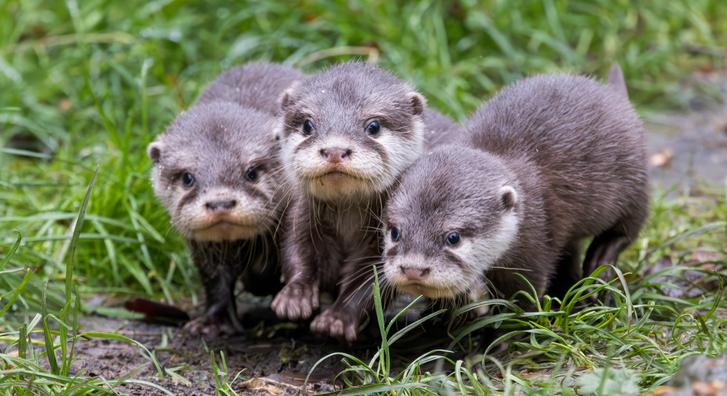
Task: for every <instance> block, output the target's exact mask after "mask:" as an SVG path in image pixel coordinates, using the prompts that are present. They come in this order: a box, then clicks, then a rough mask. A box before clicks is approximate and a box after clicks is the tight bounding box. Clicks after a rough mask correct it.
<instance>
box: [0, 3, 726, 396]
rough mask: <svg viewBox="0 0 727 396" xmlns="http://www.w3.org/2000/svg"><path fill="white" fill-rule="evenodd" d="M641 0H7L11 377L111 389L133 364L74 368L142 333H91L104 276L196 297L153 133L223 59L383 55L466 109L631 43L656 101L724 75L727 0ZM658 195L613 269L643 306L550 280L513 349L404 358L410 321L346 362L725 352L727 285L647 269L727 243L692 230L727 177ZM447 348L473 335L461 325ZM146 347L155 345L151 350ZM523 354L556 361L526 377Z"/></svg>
mask: <svg viewBox="0 0 727 396" xmlns="http://www.w3.org/2000/svg"><path fill="white" fill-rule="evenodd" d="M344 4H345V5H344ZM630 4H631V2H629V1H625V0H622V1H610V0H596V1H562V0H552V1H547V0H543V1H532V2H531V1H513V2H511V1H482V2H475V1H459V2H453V3H444V2H438V1H424V2H392V1H373V0H371V1H363V2H356V3H355V4H354V2H351V4H346V3H338V2H326V1H316V2H314V1H302V2H298V3H295V4H291V3H288V2H254V3H252V2H251V3H240V4H234V5H230V4H226V2H204V3H202V2H191V1H171V0H169V1H167V0H160V1H152V2H148V1H140V0H127V1H123V2H121V1H116V2H102V1H100V0H88V1H72V0H69V1H65V2H64V1H50V2H45V1H40V0H0V144H1V145H2V148H1V149H0V169H2V172H1V173H0V309H1V310H0V312H1V313H2V315H0V392H4V393H15V394H34V393H47V394H55V393H66V394H82V393H85V392H88V391H95V392H96V393H111V392H112V389H113V388H115V387H116V386H117V385H118V384H120V383H123V382H125V381H135V380H133V379H128V378H116V379H105V380H102V379H98V378H96V379H89V378H87V377H85V376H84V374H83V373H72V372H71V371H69V365H70V363H71V362H72V360H73V353H74V350H73V342H75V341H79V342H82V341H80V340H82V339H84V338H88V337H91V338H93V337H96V338H99V337H100V338H109V337H110V338H113V337H116V338H115V339H116V340H118V341H120V342H130V343H133V342H134V341H133V340H131V339H123V338H121V337H122V336H119V335H115V334H112V333H99V334H96V333H85V334H84V333H83V329H79V327H78V324H77V316H78V315H83V314H85V313H88V312H89V310H91V308H88V307H86V306H84V305H83V304H81V303H82V301H83V300H84V298H85V297H88V296H90V295H93V294H96V293H114V294H117V295H121V296H123V295H138V294H146V295H150V296H154V297H158V298H163V299H164V300H166V301H169V302H173V301H175V300H178V299H180V298H183V297H188V295H187V294H186V293H185V294H180V293H179V292H177V290H197V289H198V283H197V279H196V274H195V272H194V268H193V267H192V266H191V263H190V260H189V257H188V256H187V254H186V250H185V247H184V244H183V241H182V240H181V238H180V237H179V236H178V235H176V234H175V233H174V232H173V231H172V230H171V229H170V226H169V224H168V217H167V216H166V214H165V213H164V211H163V210H162V207H161V205H159V204H158V203H157V202H156V201H155V199H154V197H153V194H152V191H151V188H150V185H149V182H148V173H149V168H150V166H151V165H150V163H149V161H148V160H147V158H146V155H145V147H146V145H147V143H148V142H150V141H151V140H152V139H153V138H154V136H155V134H157V133H159V132H161V131H162V130H163V129H164V127H165V126H166V124H167V123H169V122H170V121H171V120H172V119H173V118H174V117H175V116H176V114H177V113H178V112H179V111H181V110H182V109H184V108H185V107H186V106H187V105H188V104H189V103H191V102H192V100H193V99H194V97H195V96H196V94H197V93H198V92H199V90H200V89H201V88H202V87H203V86H204V84H205V83H206V82H208V81H210V80H211V79H213V78H214V76H215V75H216V74H217V73H219V72H220V71H222V70H224V69H225V68H227V67H229V66H232V65H234V64H238V63H243V62H246V61H250V60H255V59H269V60H274V61H280V62H286V63H289V64H293V65H297V66H300V67H302V68H303V69H304V70H306V71H315V70H317V69H319V68H321V67H324V66H325V65H326V64H329V63H330V62H334V61H338V60H343V59H349V58H351V57H364V58H369V59H372V60H377V61H378V62H379V64H381V65H382V66H384V67H387V68H389V69H391V70H392V71H394V72H395V73H397V74H399V75H400V76H402V77H403V78H406V79H409V80H411V81H412V82H414V83H415V84H416V85H417V87H418V88H419V89H420V91H421V92H422V93H424V94H425V95H426V96H427V97H428V99H429V102H430V103H431V104H432V105H433V106H434V107H437V108H439V109H441V110H442V111H443V112H445V113H447V114H449V115H451V116H453V117H455V118H457V119H460V120H461V119H464V118H465V117H466V115H467V114H468V113H469V112H471V111H472V110H473V109H474V108H476V106H477V105H478V104H479V103H480V102H481V101H482V100H483V99H485V98H487V97H488V96H489V95H491V94H492V93H494V92H495V91H496V90H497V89H498V88H499V87H501V86H502V85H503V84H506V83H509V82H511V81H514V80H516V79H517V78H520V77H522V76H524V75H528V74H532V73H538V72H551V71H556V70H570V71H576V72H579V73H592V74H595V75H598V76H604V75H605V73H606V70H607V69H608V66H609V65H610V64H611V62H613V61H619V62H620V63H621V65H622V66H623V68H624V71H625V74H626V77H627V81H628V83H629V89H630V92H631V95H632V98H633V100H634V102H635V103H636V104H637V105H638V106H639V108H640V109H641V110H653V109H663V108H671V109H674V108H682V107H684V106H688V105H689V103H691V102H692V101H693V99H694V98H695V97H697V96H700V97H702V96H705V94H706V95H707V96H713V94H714V92H712V91H711V90H712V89H713V88H711V87H709V86H705V85H702V84H698V83H697V82H695V81H693V79H692V78H690V76H692V75H693V72H695V71H700V70H701V71H709V70H713V69H717V70H723V69H724V66H725V64H724V62H725V59H724V57H725V53H724V48H723V47H720V46H719V44H720V43H722V45H723V43H725V42H727V23H725V20H724V18H723V16H724V15H727V3H725V2H724V1H719V0H698V1H687V0H679V1H672V2H662V1H657V0H646V1H641V2H638V5H636V6H632V5H630ZM349 7H351V8H349ZM97 167H98V173H97V177H96V182H95V184H94V185H93V189H92V190H91V191H92V192H91V195H90V199H89V200H88V201H86V200H85V199H84V198H85V197H86V193H87V191H88V187H89V184H90V183H91V180H92V178H93V175H94V174H95V170H96V168H97ZM85 202H87V206H86V204H85ZM653 206H654V207H653V210H652V211H653V214H652V217H651V222H650V224H649V226H648V227H647V229H646V230H645V231H644V234H643V236H642V238H641V239H640V240H639V242H638V243H637V244H636V245H635V246H634V247H633V248H631V249H630V250H629V252H628V254H627V255H626V256H625V260H624V261H625V265H626V267H625V268H624V273H625V274H626V275H625V276H624V280H625V286H626V287H624V284H622V283H621V282H618V283H615V284H612V285H608V286H599V287H603V288H604V289H605V290H607V292H608V293H610V294H611V295H613V298H614V299H615V300H616V301H619V302H623V304H624V306H625V307H626V308H628V309H626V308H619V309H615V308H609V307H606V306H601V305H599V306H595V307H591V308H589V309H586V310H583V311H580V312H573V311H569V310H565V309H564V310H562V311H558V310H551V309H548V308H547V301H546V302H545V303H544V304H545V308H544V309H543V310H542V312H536V313H532V314H522V315H517V316H511V317H504V316H498V317H497V318H494V319H493V320H497V322H496V324H497V325H499V326H501V327H504V328H510V327H511V326H513V325H517V326H518V329H517V330H513V331H515V333H516V334H513V336H514V338H513V339H511V340H510V350H509V351H508V353H507V354H506V355H504V356H499V357H498V358H499V360H498V362H493V361H491V360H489V359H490V357H489V355H488V356H487V357H485V358H482V357H481V356H477V354H476V353H475V354H473V355H468V356H467V358H466V359H464V360H458V359H456V358H455V354H451V353H444V352H436V351H431V356H428V357H425V358H424V360H432V359H440V361H441V362H442V363H441V371H437V372H435V371H432V370H433V369H432V366H431V365H423V364H422V363H423V361H414V362H412V363H411V365H409V368H410V370H405V371H401V372H399V371H396V370H395V369H394V368H393V367H392V366H391V364H390V363H389V362H388V360H387V359H389V358H390V355H389V352H387V348H388V347H387V342H390V341H391V340H392V339H394V340H396V338H395V337H394V336H393V334H390V336H389V337H388V338H385V340H388V341H385V342H384V344H382V349H381V352H380V353H379V355H377V356H376V357H375V358H374V360H373V361H371V362H370V361H359V362H356V361H355V360H350V362H351V364H352V366H351V367H352V369H351V370H349V371H347V372H346V373H344V374H343V375H342V378H345V379H346V381H348V382H347V383H348V384H349V385H350V386H352V387H356V386H368V387H371V389H379V390H381V388H377V387H379V386H388V387H391V388H390V389H392V390H393V389H397V388H396V387H397V386H402V385H400V384H406V385H403V386H406V387H407V389H410V388H419V389H430V390H431V389H436V388H434V387H435V386H445V387H450V388H449V389H453V391H455V392H456V390H457V389H460V388H459V387H464V388H461V389H464V390H468V391H476V390H485V389H487V390H491V389H495V388H496V389H499V390H500V391H504V392H505V393H509V392H512V391H514V389H520V388H522V389H527V388H530V389H541V391H542V392H544V393H547V392H548V391H547V390H546V389H560V387H564V388H563V389H566V390H567V389H569V387H571V385H569V384H571V383H570V382H568V381H566V380H565V379H566V378H567V377H569V376H580V377H583V376H584V375H587V374H588V373H591V374H593V375H601V377H603V378H606V377H608V376H609V374H608V372H606V373H605V374H604V372H603V371H595V370H596V369H597V368H606V367H611V366H614V367H622V368H624V370H626V371H625V373H627V374H628V375H632V376H633V377H634V378H635V381H636V382H637V383H638V385H639V386H641V387H643V388H649V389H650V388H653V387H655V386H657V385H658V384H660V383H662V382H663V381H665V380H666V379H668V377H669V376H670V375H672V374H673V373H674V370H675V369H676V367H677V365H678V362H679V361H680V360H681V359H682V358H683V357H684V356H687V355H689V354H692V353H704V352H706V353H712V354H714V353H718V352H720V351H724V349H725V339H724V332H725V319H724V318H725V312H724V309H725V303H724V302H723V300H722V299H721V294H720V293H719V292H717V290H720V289H719V288H714V289H711V290H706V291H705V292H704V294H702V295H701V296H694V297H689V298H676V299H675V298H670V297H668V296H666V295H665V294H664V293H663V292H662V291H661V290H660V289H659V287H658V286H657V285H656V284H655V282H654V277H655V276H656V275H654V274H651V275H645V271H646V269H648V268H649V267H650V266H653V265H655V264H656V263H658V262H659V261H660V260H661V259H662V258H663V257H665V256H670V257H671V259H672V261H673V263H674V264H675V265H674V266H673V267H672V266H670V267H668V268H666V269H664V270H663V271H666V272H668V274H665V279H667V280H668V279H673V280H677V279H680V277H681V276H682V273H683V271H684V266H690V267H693V266H694V265H695V264H694V263H692V262H690V261H689V259H690V257H691V256H692V254H693V252H694V251H695V250H696V249H706V250H714V251H716V252H719V253H721V254H724V250H725V246H724V243H723V241H724V238H725V226H724V224H721V223H717V225H716V226H714V228H710V229H708V230H706V231H704V232H701V233H697V234H695V235H691V236H689V235H688V236H687V237H684V238H680V237H678V236H679V235H684V234H685V233H686V234H688V233H690V232H698V231H700V230H703V229H702V227H704V226H705V225H707V224H714V223H715V222H719V221H724V219H725V217H726V216H725V213H727V208H725V204H724V198H723V197H720V195H719V194H716V195H709V196H707V197H703V198H688V197H683V198H679V199H676V200H675V199H664V198H661V197H657V198H655V200H654V205H653ZM84 209H85V216H83V213H84ZM80 218H83V221H82V222H79V221H78V220H79V219H80ZM76 224H80V225H81V227H76ZM720 224H721V225H720ZM19 235H20V236H21V237H22V238H21V239H19ZM674 238H677V239H674ZM720 238H721V239H720ZM16 241H20V242H18V243H17V244H16ZM670 241H671V242H670ZM720 241H722V242H720ZM667 242H670V243H667ZM722 257H724V256H722ZM718 264H719V266H718V267H717V268H716V269H711V270H710V271H707V275H706V276H707V277H708V278H710V279H711V278H713V279H715V280H716V281H717V280H718V281H722V280H724V275H725V263H724V261H721V262H719V263H718ZM660 282H663V280H660ZM627 290H628V293H627V292H626V291H627ZM194 297H195V298H196V296H194ZM713 307H715V310H713V311H710V310H711V309H712V308H713ZM382 325H383V324H382ZM599 326H600V327H599ZM594 328H599V329H601V330H602V331H601V330H599V331H592V330H593V329H594ZM384 331H386V328H385V327H384ZM659 332H662V333H663V332H666V333H665V334H666V335H659V334H660V333H659ZM523 337H524V338H523ZM442 348H443V349H452V350H455V349H458V350H462V349H465V350H466V349H468V348H467V347H465V348H462V344H458V345H451V346H450V345H449V344H448V342H445V343H444V344H443V345H442ZM49 351H53V352H54V353H49ZM142 352H143V353H144V354H145V356H147V357H148V360H149V361H150V362H155V359H156V358H155V356H154V352H153V351H149V350H147V351H143V349H142ZM423 352H426V351H423ZM479 352H482V351H479ZM440 356H441V358H440ZM353 358H354V357H350V358H349V359H353ZM482 359H484V360H485V364H482V363H481V360H482ZM155 364H156V363H155ZM367 367H368V368H370V370H369V369H367ZM525 368H526V369H527V370H528V371H529V372H543V370H546V371H547V372H553V373H554V374H553V375H548V376H546V377H547V378H545V379H542V380H541V379H538V378H535V379H533V378H526V377H525V376H524V375H523V374H522V370H523V369H525ZM159 371H160V375H173V374H169V371H168V370H166V368H163V367H160V368H159ZM210 371H211V372H215V373H216V374H215V377H214V378H215V379H216V380H218V383H219V385H218V386H219V388H220V391H221V392H230V393H231V392H234V391H233V390H232V388H231V387H230V386H229V384H228V382H227V381H233V379H234V378H235V377H236V376H234V375H230V374H231V373H228V372H227V368H226V367H225V360H224V357H223V356H221V355H212V357H211V361H210ZM370 371H372V372H370ZM483 373H486V374H487V375H483ZM498 373H499V374H498ZM583 373H585V374H583ZM594 373H595V374H594ZM619 373H620V372H619ZM495 374H497V375H495ZM581 374H583V375H581ZM601 377H599V378H601ZM586 378H588V377H586ZM563 384H566V385H563ZM148 386H151V385H148ZM402 392H404V390H402ZM406 392H408V390H406ZM406 392H404V393H406ZM532 392H537V391H536V390H533V391H532Z"/></svg>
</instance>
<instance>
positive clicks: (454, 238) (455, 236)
mask: <svg viewBox="0 0 727 396" xmlns="http://www.w3.org/2000/svg"><path fill="white" fill-rule="evenodd" d="M459 240H460V236H459V232H457V231H450V232H449V233H448V234H447V245H449V246H455V245H456V244H458V243H459Z"/></svg>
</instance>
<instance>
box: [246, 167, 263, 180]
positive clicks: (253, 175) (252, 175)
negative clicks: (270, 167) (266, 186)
mask: <svg viewBox="0 0 727 396" xmlns="http://www.w3.org/2000/svg"><path fill="white" fill-rule="evenodd" d="M259 176H260V175H259V171H258V168H248V169H247V170H246V171H245V179H247V181H250V182H253V183H254V182H256V181H257V179H258V177H259Z"/></svg>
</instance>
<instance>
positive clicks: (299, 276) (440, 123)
mask: <svg viewBox="0 0 727 396" xmlns="http://www.w3.org/2000/svg"><path fill="white" fill-rule="evenodd" d="M282 105H283V109H284V115H283V117H284V119H285V127H284V129H283V132H282V136H283V139H282V140H281V145H282V146H283V149H282V152H283V156H284V160H283V162H284V166H285V167H287V170H286V174H288V175H289V178H290V179H291V181H292V182H293V183H294V184H295V186H296V194H294V198H293V201H292V204H291V208H290V210H289V211H288V213H287V214H286V239H285V240H284V241H283V253H282V254H283V273H284V276H285V279H286V282H287V284H286V286H285V288H284V289H283V290H282V291H281V292H280V293H279V294H278V296H276V298H275V300H274V301H273V308H274V310H275V311H276V313H277V314H278V316H280V317H282V318H287V319H291V320H295V319H305V318H308V317H310V316H311V315H312V314H313V312H314V311H315V310H316V309H317V308H318V305H319V301H318V294H319V290H321V291H328V292H330V293H332V294H333V295H334V296H335V298H336V300H335V302H334V303H333V304H332V305H331V306H330V307H328V308H327V309H326V310H324V311H323V312H322V313H320V314H319V315H317V316H316V318H315V319H314V320H313V322H312V323H311V329H312V330H313V331H314V332H316V333H319V334H322V335H327V336H332V337H337V338H345V339H346V340H347V341H348V342H353V341H354V340H355V339H356V337H357V334H358V326H359V323H360V321H361V319H362V317H363V316H365V315H366V314H367V313H368V312H369V310H370V308H371V300H370V297H371V286H372V283H373V273H372V266H373V265H378V264H380V255H381V247H380V240H379V235H378V233H377V231H376V230H377V229H378V227H379V226H380V221H379V218H380V214H381V209H382V207H383V205H384V203H385V201H386V199H387V196H388V191H389V190H390V189H391V188H393V186H394V185H395V183H396V182H397V179H398V177H399V175H400V174H401V172H402V171H403V170H404V169H405V168H406V167H408V166H409V165H411V163H413V162H414V160H416V158H418V156H419V155H420V154H421V153H422V152H424V150H425V149H426V148H425V141H424V134H425V131H426V129H427V126H426V125H424V120H426V119H427V118H428V117H431V115H432V114H434V113H432V112H430V111H428V110H427V109H426V107H425V100H424V98H423V97H422V96H421V95H420V94H418V93H417V92H416V91H415V90H414V88H413V87H411V86H410V85H409V84H407V83H405V82H403V81H401V80H399V79H398V78H396V77H395V76H394V75H392V74H390V73H388V72H386V71H384V70H382V69H380V68H378V67H376V66H373V65H369V64H365V63H360V62H349V63H341V64H337V65H335V66H333V67H331V68H329V69H327V70H324V71H321V72H319V73H318V74H316V75H313V76H311V77H309V78H307V79H306V80H304V81H302V82H301V84H299V85H296V86H294V87H293V88H292V89H291V90H289V91H288V92H287V93H286V94H285V95H284V97H283V99H282ZM434 117H435V118H436V120H437V123H436V124H433V125H431V126H429V129H430V130H438V131H441V133H446V134H454V133H457V132H459V131H461V128H460V129H459V130H458V129H457V126H456V124H454V123H453V122H452V121H449V122H447V120H446V119H445V117H444V116H441V115H439V116H437V115H435V116H434ZM306 119H309V120H311V122H312V125H314V126H315V129H314V131H313V132H312V133H311V135H310V136H308V137H305V136H304V135H302V128H303V124H304V121H305V120H306ZM372 119H376V120H378V121H380V124H381V132H380V134H378V135H377V136H375V137H372V136H370V135H367V133H366V132H365V128H366V126H367V125H368V124H367V123H368V122H370V121H371V120H372ZM430 134H431V133H430ZM326 142H337V143H336V144H339V145H345V147H343V146H342V147H339V149H341V152H349V153H351V154H350V155H349V156H347V157H346V158H347V159H346V160H345V161H344V160H342V162H341V164H339V165H335V166H334V165H331V164H330V163H327V162H325V161H324V160H320V159H316V158H317V157H316V155H317V154H316V153H318V152H319V151H320V153H321V155H323V153H324V152H325V151H326V150H328V146H326V144H328V143H326ZM346 150H349V151H346ZM286 156H287V157H286ZM357 157H358V158H364V160H362V162H361V163H357V162H356V161H357ZM341 158H343V157H341ZM316 161H320V164H319V162H316ZM318 164H319V165H320V166H319V165H318ZM319 168H320V169H323V171H325V169H329V168H330V169H334V168H335V169H338V170H342V171H345V172H347V174H349V175H352V174H354V175H357V176H358V178H356V179H353V178H350V177H347V176H335V175H334V176H323V177H319V178H316V177H315V174H317V173H316V172H319V171H320V169H319ZM311 174H313V175H314V176H310V175H311ZM324 174H325V173H324ZM317 183H318V184H317ZM329 183H330V184H329ZM337 183H338V184H337ZM327 184H329V185H332V187H328V186H326V185H327Z"/></svg>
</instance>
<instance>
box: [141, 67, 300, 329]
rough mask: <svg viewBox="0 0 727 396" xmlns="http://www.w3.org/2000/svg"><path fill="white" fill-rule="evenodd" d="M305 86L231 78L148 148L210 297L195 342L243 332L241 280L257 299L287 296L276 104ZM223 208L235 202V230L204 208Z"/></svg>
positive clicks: (279, 72) (278, 72) (288, 76)
mask: <svg viewBox="0 0 727 396" xmlns="http://www.w3.org/2000/svg"><path fill="white" fill-rule="evenodd" d="M302 77H303V74H302V73H300V72H298V71H297V70H295V69H292V68H289V67H286V66H282V65H274V64H266V63H251V64H246V65H243V66H239V67H236V68H233V69H231V70H229V71H227V72H225V73H223V74H222V75H221V76H220V77H219V78H218V79H217V80H216V81H214V82H212V83H211V84H210V85H209V86H208V87H207V88H206V89H205V91H204V92H203V93H202V94H201V95H200V97H199V99H198V100H197V102H196V103H195V104H194V105H193V106H192V107H191V108H190V109H188V110H187V111H185V112H182V113H181V114H180V115H179V116H178V117H177V119H175V120H174V121H173V122H172V123H171V125H170V126H169V127H168V128H167V130H166V131H165V132H164V133H163V134H161V135H160V136H159V137H158V138H157V139H156V140H155V141H154V142H153V143H152V144H150V146H149V149H148V151H149V155H150V157H151V158H152V160H153V161H154V167H153V170H152V184H153V185H154V190H155V193H156V195H157V197H158V198H159V199H160V200H161V201H162V203H163V204H164V206H165V207H166V208H167V210H168V211H169V213H170V215H171V218H172V224H173V225H174V227H175V228H176V229H177V230H178V231H179V232H180V233H182V234H183V235H184V236H185V237H186V238H187V241H188V245H189V247H190V250H191V252H192V259H193V261H194V263H195V265H196V266H197V269H198V271H199V274H200V277H201V279H202V283H203V286H204V289H205V296H206V298H205V301H206V309H205V312H204V314H203V315H202V316H201V317H199V318H197V319H196V320H194V321H193V322H190V324H188V326H187V327H188V329H189V330H191V331H192V332H194V333H206V334H209V335H215V334H216V333H218V332H219V331H232V330H240V326H239V322H238V321H237V316H236V312H235V304H234V289H235V283H236V282H237V281H238V280H240V279H241V280H242V283H243V286H244V288H245V290H247V291H249V292H251V293H253V294H259V295H266V294H272V293H275V292H277V290H279V288H280V286H281V285H280V282H279V278H280V275H279V274H280V264H279V254H278V253H279V249H278V244H277V238H279V235H278V234H277V233H276V231H277V230H278V229H279V220H280V217H281V216H282V212H283V209H284V208H285V204H286V194H287V193H289V191H287V189H286V187H285V186H286V184H285V178H284V177H282V174H281V172H282V171H281V167H280V164H279V162H278V160H277V157H278V145H277V142H276V141H275V133H276V132H277V131H278V130H279V125H280V121H279V119H278V117H277V112H278V111H279V108H280V104H279V102H278V100H279V98H280V94H281V93H282V92H283V90H284V89H285V88H287V87H288V86H290V85H291V84H292V83H293V82H294V81H296V80H299V79H301V78H302ZM250 167H256V168H257V169H259V180H257V181H256V182H250V181H248V180H246V179H245V177H244V175H245V170H246V169H248V168H250ZM185 171H187V172H190V173H192V174H193V175H194V176H195V179H196V181H195V185H194V186H193V187H192V188H187V187H185V186H183V185H182V184H181V181H180V178H181V174H182V173H183V172H185ZM215 199H232V200H235V201H236V202H237V205H236V206H235V208H234V209H233V210H231V211H230V212H229V215H228V216H227V217H225V219H227V220H229V221H230V225H224V224H223V225H214V224H216V222H217V221H218V220H219V217H217V216H213V214H210V213H208V211H207V210H206V206H205V204H206V203H207V202H210V201H211V200H215ZM210 226H211V228H210Z"/></svg>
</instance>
